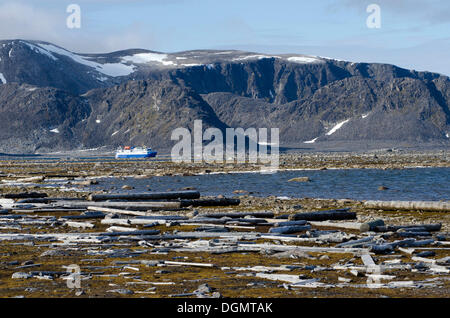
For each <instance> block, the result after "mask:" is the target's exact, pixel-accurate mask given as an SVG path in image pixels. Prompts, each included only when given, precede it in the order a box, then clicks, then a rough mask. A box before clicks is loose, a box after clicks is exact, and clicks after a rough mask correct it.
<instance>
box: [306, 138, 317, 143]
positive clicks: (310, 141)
mask: <svg viewBox="0 0 450 318" xmlns="http://www.w3.org/2000/svg"><path fill="white" fill-rule="evenodd" d="M317 139H319V137H317V138H314V139H313V140H309V141H305V142H304V144H313V143H315V142H316V140H317Z"/></svg>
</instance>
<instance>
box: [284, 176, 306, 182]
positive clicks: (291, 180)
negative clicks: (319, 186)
mask: <svg viewBox="0 0 450 318" xmlns="http://www.w3.org/2000/svg"><path fill="white" fill-rule="evenodd" d="M288 182H311V179H310V178H309V177H298V178H292V179H289V180H288Z"/></svg>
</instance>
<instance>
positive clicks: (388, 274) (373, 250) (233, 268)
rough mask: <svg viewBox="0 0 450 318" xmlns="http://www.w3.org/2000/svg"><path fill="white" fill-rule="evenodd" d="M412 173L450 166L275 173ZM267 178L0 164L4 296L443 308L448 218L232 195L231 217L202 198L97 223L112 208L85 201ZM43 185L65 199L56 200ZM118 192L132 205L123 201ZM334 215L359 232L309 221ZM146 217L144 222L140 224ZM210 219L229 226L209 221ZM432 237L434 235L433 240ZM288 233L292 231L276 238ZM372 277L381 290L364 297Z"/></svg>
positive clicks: (414, 158)
mask: <svg viewBox="0 0 450 318" xmlns="http://www.w3.org/2000/svg"><path fill="white" fill-rule="evenodd" d="M418 166H420V167H450V160H449V156H448V153H447V152H441V151H440V152H435V153H419V152H418V153H398V152H395V151H394V152H391V151H389V152H379V153H368V154H356V153H327V154H303V153H302V154H283V155H281V158H280V169H365V168H366V169H372V168H374V169H407V168H409V167H418ZM260 168H261V166H260V165H249V164H235V165H227V164H224V165H221V164H215V165H210V164H205V163H192V164H180V163H172V162H169V161H115V160H112V159H108V158H106V159H105V158H102V159H98V158H97V159H96V158H95V157H93V158H88V159H86V158H84V159H81V158H67V157H65V158H61V157H60V158H55V159H48V158H46V159H42V158H33V159H28V158H27V159H23V160H19V159H16V160H3V161H0V179H1V183H0V198H1V199H0V205H2V207H1V208H0V213H1V215H0V240H1V241H2V242H1V248H0V282H1V283H0V297H17V296H20V297H259V296H261V297H386V296H387V297H448V294H449V292H450V283H449V278H450V276H449V274H448V273H449V263H448V257H449V252H448V248H449V247H448V241H449V239H450V236H449V231H450V218H449V213H448V212H449V211H426V210H420V209H419V210H417V209H416V210H406V211H405V210H397V209H392V210H390V209H380V208H374V207H368V206H367V205H365V204H364V202H362V201H355V200H349V199H345V198H343V199H340V200H331V199H320V198H284V197H277V196H268V197H263V198H261V197H255V196H252V195H251V194H249V193H246V192H245V191H244V190H239V189H236V192H235V196H234V197H233V200H237V201H238V202H239V204H238V205H233V206H227V205H225V206H224V204H225V203H226V202H235V201H224V200H223V199H224V198H222V197H220V196H219V197H215V198H211V197H204V196H202V197H201V198H200V201H201V202H202V204H205V202H216V203H217V206H214V204H213V206H202V205H200V206H196V202H194V201H195V200H194V201H192V202H191V203H190V205H189V206H186V207H185V208H179V209H175V210H173V209H172V210H171V209H168V208H167V207H169V206H170V207H175V206H178V205H177V200H169V201H170V202H167V203H165V202H161V201H160V200H159V201H158V200H157V201H156V202H153V203H149V201H145V200H144V201H143V202H142V203H140V204H144V205H145V204H153V205H152V206H154V207H155V208H153V209H152V211H141V212H138V211H131V214H132V215H130V211H129V210H130V209H125V208H124V209H122V210H121V209H120V208H115V210H114V209H110V210H109V211H110V212H109V213H103V214H102V213H99V210H101V211H108V210H107V209H108V207H106V206H107V205H108V201H105V202H104V203H101V202H100V203H98V204H94V203H93V202H92V201H90V200H91V199H92V195H96V194H97V195H99V194H100V195H103V194H107V193H108V191H98V192H97V193H90V192H89V191H88V189H89V185H92V184H93V183H96V182H98V180H99V178H101V177H105V176H107V177H112V176H114V177H125V176H128V177H133V178H152V177H153V176H163V175H179V176H190V175H196V174H205V173H207V174H208V173H209V174H210V173H231V172H235V171H254V172H257V171H259V170H260ZM48 182H55V183H58V184H60V186H58V187H48V186H47V183H48ZM184 191H192V190H190V189H184ZM121 192H122V193H124V194H126V193H128V192H127V189H125V188H124V189H122V190H121ZM33 193H34V194H33ZM149 193H151V192H149ZM64 200H65V201H64ZM58 202H60V203H58ZM63 202H65V203H64V204H63ZM71 202H72V203H71ZM120 202H122V203H123V204H125V203H126V200H120V201H119V203H120ZM145 202H147V203H145ZM75 203H77V204H78V205H77V207H75ZM71 204H72V206H71ZM199 204H200V203H199ZM221 204H222V205H221ZM89 205H92V206H90V207H89ZM128 205H132V206H135V207H136V206H139V205H138V204H134V205H133V204H132V203H129V204H128ZM163 206H165V207H166V208H162V207H163ZM182 206H183V205H180V207H182ZM156 207H158V208H156ZM58 209H59V210H58ZM155 209H156V210H155ZM327 211H337V212H336V213H337V214H338V215H341V214H340V213H342V212H345V211H351V215H350V217H352V219H351V220H344V219H343V220H334V219H330V220H321V221H313V220H309V219H308V220H304V221H301V220H302V218H303V219H304V218H305V217H306V215H307V213H308V212H314V213H319V214H320V213H322V214H327V213H328V212H327ZM123 213H125V215H123ZM142 213H144V214H145V213H148V214H145V215H147V217H148V218H149V219H147V220H145V217H144V219H142V218H141V217H140V216H139V215H141V214H142ZM257 213H259V214H260V215H258V214H257ZM267 213H268V214H267ZM305 213H306V214H305ZM330 213H334V212H330ZM214 214H216V215H222V214H223V215H224V217H221V218H211V217H213V216H214ZM269 214H270V216H269ZM256 215H258V216H256ZM317 215H318V214H314V216H317ZM353 217H354V218H353ZM380 220H382V223H381V224H383V225H380V223H379V222H380ZM374 221H377V222H378V223H376V224H378V225H379V227H378V228H375V227H374V228H373V229H372V230H369V231H368V232H367V231H362V230H360V227H361V224H372V223H370V222H374ZM283 222H288V223H285V224H286V225H281V223H283ZM289 222H294V223H289ZM295 222H297V223H295ZM300 223H302V225H300ZM283 224H284V223H283ZM288 224H289V225H288ZM438 224H439V226H438V228H439V230H438V231H437V232H427V229H428V228H431V227H434V226H435V225H438ZM291 225H293V226H296V227H295V228H294V229H292V228H291V229H282V230H280V229H279V228H280V226H281V227H289V226H291ZM368 226H369V225H368ZM405 226H406V227H405ZM277 228H278V230H273V229H277ZM369 228H370V226H369ZM411 229H412V230H411ZM135 231H136V232H135ZM280 231H281V232H283V231H294V233H292V234H277V233H278V232H280ZM380 231H381V232H380ZM421 231H422V232H421ZM433 231H435V229H433ZM107 233H109V234H107ZM111 233H113V234H111ZM114 233H116V234H114ZM285 233H288V232H285ZM399 242H400V243H399ZM374 246H375V247H374ZM380 250H383V251H385V252H380ZM73 264H76V265H77V266H79V267H80V269H81V274H80V275H81V276H80V277H81V287H79V288H68V285H67V279H69V278H70V276H69V274H68V272H67V266H70V265H73ZM370 264H373V265H379V266H382V272H381V273H369V272H367V270H368V269H369V268H371V267H370V266H372V265H370ZM376 268H379V267H376ZM374 275H375V276H374ZM377 275H378V276H377ZM369 278H370V279H371V280H372V279H374V280H375V281H376V282H378V281H379V283H380V284H381V285H377V286H375V287H374V285H373V284H372V285H370V284H369V285H368V279H369Z"/></svg>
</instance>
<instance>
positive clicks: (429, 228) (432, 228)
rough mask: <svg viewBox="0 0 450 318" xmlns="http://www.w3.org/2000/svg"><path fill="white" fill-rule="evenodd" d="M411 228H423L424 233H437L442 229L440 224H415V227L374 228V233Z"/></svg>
mask: <svg viewBox="0 0 450 318" xmlns="http://www.w3.org/2000/svg"><path fill="white" fill-rule="evenodd" d="M411 228H423V229H424V232H437V231H440V230H441V228H442V224H441V223H433V224H416V225H388V226H376V227H375V228H374V231H375V232H397V231H398V230H400V229H411Z"/></svg>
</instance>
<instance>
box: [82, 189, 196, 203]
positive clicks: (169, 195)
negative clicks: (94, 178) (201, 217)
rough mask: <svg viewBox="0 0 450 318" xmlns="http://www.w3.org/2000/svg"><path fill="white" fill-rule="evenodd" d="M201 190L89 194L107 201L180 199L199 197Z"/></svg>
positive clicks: (92, 199) (94, 198) (98, 199)
mask: <svg viewBox="0 0 450 318" xmlns="http://www.w3.org/2000/svg"><path fill="white" fill-rule="evenodd" d="M198 198H200V192H198V191H193V190H188V191H171V192H149V193H121V194H92V195H90V196H89V198H88V199H89V200H90V201H106V200H127V201H140V200H178V199H198Z"/></svg>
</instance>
